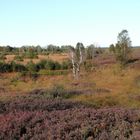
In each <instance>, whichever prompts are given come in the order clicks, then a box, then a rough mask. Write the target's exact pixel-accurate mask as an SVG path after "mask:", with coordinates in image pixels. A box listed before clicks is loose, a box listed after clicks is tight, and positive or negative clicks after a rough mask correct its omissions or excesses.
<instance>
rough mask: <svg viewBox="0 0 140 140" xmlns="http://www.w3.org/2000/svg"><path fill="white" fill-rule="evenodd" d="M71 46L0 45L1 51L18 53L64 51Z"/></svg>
mask: <svg viewBox="0 0 140 140" xmlns="http://www.w3.org/2000/svg"><path fill="white" fill-rule="evenodd" d="M68 48H69V46H67V45H65V46H61V47H60V46H55V45H48V46H46V47H41V46H39V45H37V46H28V45H27V46H22V47H19V48H18V47H12V46H0V52H1V53H2V52H3V53H6V54H11V53H14V54H18V53H26V52H35V53H38V54H44V53H45V54H46V53H62V52H67V50H68Z"/></svg>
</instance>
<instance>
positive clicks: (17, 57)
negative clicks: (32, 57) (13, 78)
mask: <svg viewBox="0 0 140 140" xmlns="http://www.w3.org/2000/svg"><path fill="white" fill-rule="evenodd" d="M14 60H17V61H23V56H20V55H15V57H14Z"/></svg>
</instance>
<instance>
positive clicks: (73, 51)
mask: <svg viewBox="0 0 140 140" xmlns="http://www.w3.org/2000/svg"><path fill="white" fill-rule="evenodd" d="M69 56H70V59H71V62H72V67H73V76H74V78H75V79H78V78H79V73H80V66H81V64H82V63H83V62H84V61H85V59H86V52H85V48H84V45H83V44H82V43H77V45H76V48H74V47H72V46H70V49H69Z"/></svg>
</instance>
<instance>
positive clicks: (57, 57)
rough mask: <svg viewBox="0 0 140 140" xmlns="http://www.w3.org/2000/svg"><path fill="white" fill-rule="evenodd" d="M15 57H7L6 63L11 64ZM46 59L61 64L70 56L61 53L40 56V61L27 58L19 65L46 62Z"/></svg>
mask: <svg viewBox="0 0 140 140" xmlns="http://www.w3.org/2000/svg"><path fill="white" fill-rule="evenodd" d="M14 57H15V55H6V60H5V62H6V63H9V62H11V61H13V60H14ZM44 59H51V60H54V61H57V62H60V63H61V62H63V61H65V60H67V59H68V54H67V53H60V54H49V55H38V59H28V58H26V59H24V60H23V61H21V62H18V63H20V64H24V65H26V64H27V63H28V62H30V61H31V60H32V61H33V62H34V63H38V62H39V61H40V60H44Z"/></svg>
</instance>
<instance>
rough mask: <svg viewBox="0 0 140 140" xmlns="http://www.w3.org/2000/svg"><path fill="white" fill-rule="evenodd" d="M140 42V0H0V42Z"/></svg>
mask: <svg viewBox="0 0 140 140" xmlns="http://www.w3.org/2000/svg"><path fill="white" fill-rule="evenodd" d="M122 29H127V30H128V32H129V35H130V38H131V40H132V44H133V45H140V0H0V45H11V46H22V45H38V44H39V45H41V46H45V45H48V44H55V45H65V44H67V45H68V44H71V45H75V44H76V43H77V42H83V43H84V44H85V45H89V44H93V43H95V44H98V45H100V46H109V45H110V44H111V43H115V42H116V40H117V35H118V33H119V32H120V31H121V30H122Z"/></svg>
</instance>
